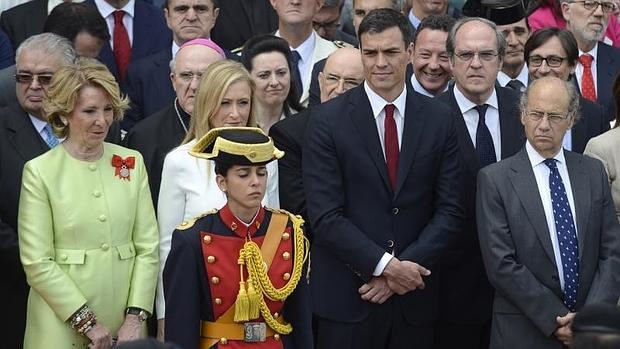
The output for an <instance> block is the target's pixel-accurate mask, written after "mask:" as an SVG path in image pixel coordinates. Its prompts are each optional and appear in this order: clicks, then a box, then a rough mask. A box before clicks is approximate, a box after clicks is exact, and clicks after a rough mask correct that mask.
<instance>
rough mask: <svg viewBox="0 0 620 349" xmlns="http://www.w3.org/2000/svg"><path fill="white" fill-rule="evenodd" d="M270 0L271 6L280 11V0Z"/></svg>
mask: <svg viewBox="0 0 620 349" xmlns="http://www.w3.org/2000/svg"><path fill="white" fill-rule="evenodd" d="M269 2H270V3H271V7H273V9H274V10H276V11H278V1H277V0H269Z"/></svg>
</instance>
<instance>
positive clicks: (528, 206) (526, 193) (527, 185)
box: [509, 147, 557, 267]
mask: <svg viewBox="0 0 620 349" xmlns="http://www.w3.org/2000/svg"><path fill="white" fill-rule="evenodd" d="M513 159H514V161H513V162H512V164H511V169H512V170H513V173H511V174H510V176H509V177H510V182H511V183H512V186H513V188H514V191H515V194H516V195H517V196H518V197H519V201H521V204H522V205H521V207H523V210H525V213H526V215H527V217H528V219H529V221H530V223H531V226H532V227H533V228H534V231H535V232H536V235H537V236H538V240H539V241H540V244H541V245H542V246H543V249H544V250H545V253H546V254H547V257H549V260H550V261H551V263H553V265H556V264H555V254H554V253H553V246H552V244H551V237H550V236H549V228H548V227H547V219H546V218H545V209H544V208H543V204H542V200H541V199H540V194H539V192H538V185H537V184H536V177H535V176H534V171H533V170H532V165H531V163H530V160H529V158H528V156H527V151H526V150H525V147H523V148H522V149H521V151H520V152H519V153H517V156H515V157H514V158H513ZM556 267H557V266H556Z"/></svg>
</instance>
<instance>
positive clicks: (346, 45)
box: [332, 40, 353, 48]
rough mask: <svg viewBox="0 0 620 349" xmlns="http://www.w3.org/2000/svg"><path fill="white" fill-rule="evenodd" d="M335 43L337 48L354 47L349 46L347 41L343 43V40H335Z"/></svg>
mask: <svg viewBox="0 0 620 349" xmlns="http://www.w3.org/2000/svg"><path fill="white" fill-rule="evenodd" d="M332 42H333V43H334V45H336V47H338V48H344V47H353V45H351V44H349V43H348V42H346V41H342V40H334V41H332Z"/></svg>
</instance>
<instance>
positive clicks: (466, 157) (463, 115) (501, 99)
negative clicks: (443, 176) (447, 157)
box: [435, 17, 525, 349]
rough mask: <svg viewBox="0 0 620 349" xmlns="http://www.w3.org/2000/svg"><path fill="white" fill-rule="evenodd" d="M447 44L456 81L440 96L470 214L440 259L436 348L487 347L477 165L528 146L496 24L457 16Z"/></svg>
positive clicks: (489, 294) (487, 295) (487, 289)
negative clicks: (503, 74)
mask: <svg viewBox="0 0 620 349" xmlns="http://www.w3.org/2000/svg"><path fill="white" fill-rule="evenodd" d="M446 48H447V52H448V56H449V57H450V65H451V67H452V74H453V75H454V86H451V87H450V88H449V89H448V91H447V92H445V93H443V94H441V95H440V96H438V97H437V99H439V100H440V101H442V102H444V103H445V104H447V105H448V106H449V107H450V108H451V109H452V110H453V112H454V113H455V115H458V120H457V122H456V128H457V133H458V135H459V155H460V158H461V163H462V164H463V165H464V170H463V175H462V176H461V182H460V184H461V187H462V188H463V190H464V193H465V210H466V211H465V213H466V216H465V222H464V224H462V225H461V226H460V227H459V228H460V233H459V234H458V235H457V239H455V240H454V241H453V243H452V245H451V249H450V251H449V253H448V254H446V256H445V257H444V258H443V259H442V273H441V279H442V287H441V289H440V290H441V298H440V299H441V302H440V304H441V308H440V309H441V312H440V317H439V319H438V328H437V335H436V336H435V338H436V344H435V348H436V349H444V348H446V349H447V348H463V349H482V348H485V349H486V348H487V347H488V343H489V328H490V320H491V303H492V300H493V289H492V287H491V285H490V284H489V282H488V280H487V277H486V274H485V271H484V266H483V264H482V257H481V254H480V248H479V246H478V240H477V238H476V222H475V214H476V211H475V197H476V194H475V193H476V176H477V174H478V170H479V169H480V168H483V167H485V166H487V165H489V164H492V163H495V162H496V161H499V160H501V159H504V158H506V157H508V156H511V155H513V154H515V153H516V152H517V151H518V150H519V149H520V148H521V146H523V142H524V141H525V139H524V137H523V127H522V126H521V124H520V123H519V111H518V109H517V101H518V100H519V92H517V91H515V90H513V89H509V88H505V87H501V86H499V85H497V84H496V79H497V74H498V72H499V70H500V68H501V66H502V63H503V60H504V56H505V52H506V41H505V39H504V36H503V35H502V34H501V33H500V32H499V31H497V26H496V25H495V23H493V22H491V21H489V20H487V19H484V18H476V17H469V18H463V19H460V20H459V21H457V22H456V24H455V25H454V27H452V30H451V31H450V33H449V35H448V40H447V42H446ZM455 314H466V315H463V316H455Z"/></svg>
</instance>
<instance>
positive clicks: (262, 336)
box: [243, 322, 267, 343]
mask: <svg viewBox="0 0 620 349" xmlns="http://www.w3.org/2000/svg"><path fill="white" fill-rule="evenodd" d="M243 340H244V341H245V342H246V343H257V342H264V341H265V340H267V324H265V323H264V322H246V323H244V324H243Z"/></svg>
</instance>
